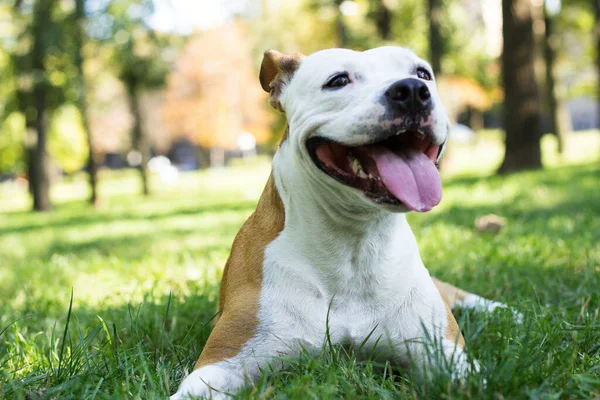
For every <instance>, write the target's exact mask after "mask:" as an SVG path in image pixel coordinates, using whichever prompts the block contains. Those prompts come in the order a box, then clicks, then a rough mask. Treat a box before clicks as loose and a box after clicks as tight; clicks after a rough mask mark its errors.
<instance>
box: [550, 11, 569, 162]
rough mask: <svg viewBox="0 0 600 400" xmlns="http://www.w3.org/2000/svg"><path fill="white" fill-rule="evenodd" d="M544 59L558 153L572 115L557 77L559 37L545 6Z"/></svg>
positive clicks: (560, 151)
mask: <svg viewBox="0 0 600 400" xmlns="http://www.w3.org/2000/svg"><path fill="white" fill-rule="evenodd" d="M544 22H545V27H546V29H545V32H544V60H545V64H546V85H547V88H548V94H547V96H548V99H547V100H548V109H549V111H550V116H551V118H552V121H551V123H552V133H553V134H554V135H555V136H556V140H557V142H558V153H559V154H563V151H564V146H565V145H564V143H565V135H566V133H567V132H568V131H570V130H571V128H570V116H569V113H568V109H567V107H566V106H565V104H564V97H565V89H564V86H563V85H562V84H561V82H560V81H559V80H558V79H557V77H556V54H557V47H558V37H557V36H556V35H555V33H554V18H553V17H552V16H551V15H550V14H548V10H547V9H546V7H545V6H544Z"/></svg>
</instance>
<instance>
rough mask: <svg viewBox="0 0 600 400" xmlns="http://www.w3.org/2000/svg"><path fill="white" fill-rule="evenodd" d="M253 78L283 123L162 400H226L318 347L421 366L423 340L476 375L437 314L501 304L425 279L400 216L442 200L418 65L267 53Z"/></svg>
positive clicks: (435, 117) (438, 137)
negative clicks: (213, 294)
mask: <svg viewBox="0 0 600 400" xmlns="http://www.w3.org/2000/svg"><path fill="white" fill-rule="evenodd" d="M260 83H261V85H262V87H263V89H264V90H265V91H267V92H268V93H269V102H270V104H271V105H272V106H273V107H274V108H275V109H277V110H279V111H281V112H283V113H285V116H286V118H287V122H288V128H287V130H286V132H285V134H284V136H283V138H282V140H281V143H280V145H279V148H278V150H277V152H276V154H275V156H274V159H273V168H272V173H271V175H270V177H269V179H268V182H267V184H266V187H265V189H264V191H263V193H262V195H261V197H260V200H259V202H258V205H257V207H256V211H255V212H254V213H253V214H252V215H251V216H250V217H249V218H248V220H247V221H246V223H245V224H244V225H243V227H242V228H241V230H240V231H239V233H238V234H237V236H236V238H235V240H234V242H233V246H232V249H231V254H230V257H229V259H228V261H227V264H226V266H225V270H224V273H223V279H222V282H221V289H220V295H219V311H220V314H219V318H218V321H217V322H216V325H215V327H214V330H213V331H212V333H211V335H210V337H209V339H208V341H207V343H206V345H205V347H204V349H203V351H202V354H201V355H200V358H199V359H198V362H197V363H196V366H195V368H194V371H193V372H192V373H191V374H190V375H188V376H187V377H186V378H185V379H184V381H183V382H182V383H181V385H180V387H179V390H178V391H177V393H175V394H174V395H173V396H172V397H171V399H172V400H180V399H184V398H187V397H188V396H205V397H212V398H228V397H229V396H230V395H231V394H234V393H235V392H236V391H238V390H239V389H240V388H241V387H243V386H244V385H246V384H248V383H251V382H253V381H256V380H257V379H258V378H259V377H260V374H261V369H263V368H264V367H266V366H268V365H270V366H271V367H272V368H273V367H275V368H280V367H282V366H281V365H280V364H281V358H282V357H284V358H285V357H294V356H295V355H297V354H298V353H299V352H300V351H308V352H315V353H317V352H319V351H320V350H321V349H322V347H323V345H324V343H325V341H326V340H330V341H331V342H332V343H333V344H343V345H347V346H350V347H354V348H356V349H358V348H359V347H360V348H361V351H364V352H366V353H368V354H374V355H375V356H377V357H379V358H383V359H385V360H388V361H390V362H394V363H397V364H399V365H403V366H404V365H408V364H409V363H411V365H417V366H419V368H421V369H423V370H427V369H430V368H436V366H435V365H432V364H433V363H434V362H433V361H432V360H431V359H430V358H429V357H427V349H426V344H425V343H424V340H423V339H425V338H433V339H435V340H436V341H437V342H438V343H440V344H441V349H442V353H443V356H444V357H445V358H446V359H448V360H451V361H452V368H453V371H452V374H453V377H455V378H456V379H461V378H463V377H465V376H466V375H467V374H469V373H470V372H471V371H473V370H474V369H475V370H476V369H478V367H477V362H476V361H473V362H469V361H468V359H467V356H466V352H465V341H464V339H463V336H462V334H461V332H460V330H459V327H458V325H457V323H456V320H455V318H454V316H453V315H452V312H451V308H453V307H457V306H462V307H469V308H478V309H485V310H493V309H494V308H497V307H505V305H504V304H501V303H497V302H494V301H491V300H486V299H484V298H481V297H479V296H477V295H475V294H472V293H468V292H466V291H464V290H461V289H458V288H457V287H455V286H452V285H450V284H448V283H445V282H442V281H439V280H436V279H435V278H432V277H431V276H430V275H429V272H428V271H427V269H426V268H425V266H424V265H423V262H422V260H421V256H420V254H419V249H418V247H417V242H416V240H415V237H414V235H413V233H412V231H411V228H410V226H409V225H408V223H407V221H406V213H407V212H409V211H417V212H425V211H429V210H431V209H432V208H433V207H435V206H436V205H437V204H438V203H439V202H440V200H441V196H442V189H441V180H440V175H439V172H438V169H437V164H438V162H439V160H440V158H441V157H442V154H443V152H444V149H445V147H446V143H447V140H448V135H449V129H450V122H449V119H448V117H447V114H446V111H445V108H444V105H443V104H442V102H441V100H440V97H439V95H438V92H437V89H436V85H435V80H434V74H433V72H432V69H431V67H430V66H429V64H428V63H427V62H425V61H423V60H422V59H420V58H419V57H417V56H416V55H415V53H413V52H412V51H410V50H408V49H405V48H401V47H380V48H375V49H372V50H368V51H364V52H356V51H352V50H346V49H328V50H323V51H319V52H317V53H314V54H312V55H310V56H308V57H306V56H304V55H302V54H282V53H279V52H277V51H274V50H269V51H267V52H265V54H264V59H263V62H262V65H261V70H260ZM415 339H416V340H415ZM275 358H277V360H278V361H277V362H276V363H274V364H275V365H273V364H272V361H274V359H275ZM414 361H416V362H414Z"/></svg>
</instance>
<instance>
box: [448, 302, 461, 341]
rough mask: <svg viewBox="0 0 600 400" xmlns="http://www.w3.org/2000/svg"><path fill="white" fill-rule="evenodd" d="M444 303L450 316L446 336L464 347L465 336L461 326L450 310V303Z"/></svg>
mask: <svg viewBox="0 0 600 400" xmlns="http://www.w3.org/2000/svg"><path fill="white" fill-rule="evenodd" d="M444 305H445V306H446V314H447V316H448V328H447V330H446V338H447V339H448V340H450V341H452V342H453V343H456V344H457V345H458V346H460V347H462V348H464V347H465V338H464V337H463V335H462V333H461V332H460V328H459V327H458V324H457V323H456V319H455V318H454V315H452V311H450V307H448V304H446V303H444Z"/></svg>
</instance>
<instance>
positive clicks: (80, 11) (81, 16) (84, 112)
mask: <svg viewBox="0 0 600 400" xmlns="http://www.w3.org/2000/svg"><path fill="white" fill-rule="evenodd" d="M84 24H85V0H75V11H74V13H73V25H74V30H75V32H74V35H73V40H74V44H75V46H74V47H75V49H74V50H75V52H74V56H73V57H74V63H75V67H76V68H77V76H76V85H75V87H76V93H77V94H76V104H77V108H78V109H79V112H80V114H81V124H82V126H83V130H84V131H85V136H86V139H87V145H88V151H89V155H88V161H87V170H88V174H89V180H90V189H91V195H90V203H92V204H94V205H95V204H97V202H98V193H97V182H98V164H97V162H96V159H95V158H94V157H95V154H94V143H93V141H92V132H91V129H90V122H89V116H88V104H87V91H86V85H85V74H84V70H83V61H84V57H83V44H84V40H85V31H84Z"/></svg>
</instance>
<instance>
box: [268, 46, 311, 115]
mask: <svg viewBox="0 0 600 400" xmlns="http://www.w3.org/2000/svg"><path fill="white" fill-rule="evenodd" d="M305 57H306V56H305V55H304V54H301V53H293V54H283V53H280V52H278V51H276V50H267V51H265V55H264V57H263V61H262V65H261V66H260V85H261V86H262V88H263V89H264V91H265V92H268V93H270V96H269V103H271V105H272V106H273V108H275V109H277V110H279V111H283V109H282V107H281V103H280V102H279V96H281V93H282V90H283V87H284V86H285V85H287V84H288V83H289V82H290V80H291V79H292V76H293V75H294V72H296V71H297V70H298V68H299V67H300V63H301V62H302V60H303V59H304V58H305Z"/></svg>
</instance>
